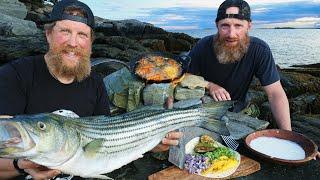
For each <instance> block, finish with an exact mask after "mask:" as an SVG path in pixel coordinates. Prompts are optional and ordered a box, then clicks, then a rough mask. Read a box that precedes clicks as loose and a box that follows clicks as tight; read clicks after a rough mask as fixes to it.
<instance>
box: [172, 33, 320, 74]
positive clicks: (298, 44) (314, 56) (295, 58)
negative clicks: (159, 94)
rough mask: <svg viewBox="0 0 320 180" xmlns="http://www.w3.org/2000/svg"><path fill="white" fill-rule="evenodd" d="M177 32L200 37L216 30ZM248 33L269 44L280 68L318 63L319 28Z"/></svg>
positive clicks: (319, 49) (319, 54) (319, 53)
mask: <svg viewBox="0 0 320 180" xmlns="http://www.w3.org/2000/svg"><path fill="white" fill-rule="evenodd" d="M178 32H183V33H186V34H188V35H190V36H192V37H197V38H202V37H205V36H207V35H210V34H215V33H216V32H217V30H216V29H204V30H182V31H181V30H179V31H178ZM250 35H251V36H255V37H258V38H260V39H262V40H264V41H265V42H267V43H268V44H269V46H270V48H271V50H272V53H273V57H274V59H275V62H276V64H278V65H279V66H280V67H281V68H289V67H290V66H292V65H303V64H314V63H320V29H253V30H251V31H250Z"/></svg>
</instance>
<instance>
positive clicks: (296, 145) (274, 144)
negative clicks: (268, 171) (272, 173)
mask: <svg viewBox="0 0 320 180" xmlns="http://www.w3.org/2000/svg"><path fill="white" fill-rule="evenodd" d="M245 145H246V147H247V148H248V149H249V150H250V151H251V152H253V153H254V154H255V155H257V156H258V157H261V158H263V159H266V160H268V161H271V162H275V163H279V164H285V165H301V164H304V163H306V162H308V161H310V160H312V159H314V158H315V156H316V155H317V151H318V147H317V145H316V144H315V143H314V142H313V141H312V140H311V139H309V138H307V137H306V136H304V135H302V134H300V133H297V132H293V131H287V130H280V129H266V130H261V131H256V132H254V133H252V134H249V135H248V136H247V137H246V139H245ZM286 148H287V149H286ZM303 153H304V154H303Z"/></svg>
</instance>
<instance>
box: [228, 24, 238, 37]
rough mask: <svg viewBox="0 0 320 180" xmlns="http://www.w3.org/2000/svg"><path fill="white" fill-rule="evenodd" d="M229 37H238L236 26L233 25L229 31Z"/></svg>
mask: <svg viewBox="0 0 320 180" xmlns="http://www.w3.org/2000/svg"><path fill="white" fill-rule="evenodd" d="M228 37H229V38H236V37H237V32H236V29H235V27H233V26H231V27H230V29H229V32H228Z"/></svg>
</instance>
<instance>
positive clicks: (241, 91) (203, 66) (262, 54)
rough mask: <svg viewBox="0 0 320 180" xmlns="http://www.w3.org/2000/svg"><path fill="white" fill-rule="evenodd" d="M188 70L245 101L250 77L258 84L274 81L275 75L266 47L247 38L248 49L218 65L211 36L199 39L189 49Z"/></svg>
mask: <svg viewBox="0 0 320 180" xmlns="http://www.w3.org/2000/svg"><path fill="white" fill-rule="evenodd" d="M189 56H190V57H191V63H190V68H189V71H190V73H192V74H195V75H200V76H202V77H204V78H205V79H206V80H207V81H211V82H213V83H215V84H218V85H219V86H221V87H223V88H225V89H226V90H227V91H228V92H229V94H230V96H231V99H232V100H240V101H245V96H246V94H247V91H248V89H249V86H250V83H251V81H252V79H253V76H256V77H257V78H258V79H259V80H260V82H261V84H262V86H267V85H270V84H272V83H274V82H276V81H278V80H279V79H280V78H279V74H278V71H277V68H276V65H275V63H274V59H273V56H272V53H271V50H270V48H269V46H268V45H267V44H266V43H265V42H264V41H262V40H260V39H258V38H256V37H250V45H249V49H248V52H247V53H246V54H245V55H244V57H243V58H242V59H241V61H239V62H235V63H232V64H220V63H219V61H218V60H217V58H216V55H215V53H214V50H213V35H211V36H207V37H204V38H203V39H201V40H200V41H199V42H198V43H197V44H196V45H195V46H194V47H193V48H192V50H191V51H190V53H189Z"/></svg>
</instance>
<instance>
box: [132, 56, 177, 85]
mask: <svg viewBox="0 0 320 180" xmlns="http://www.w3.org/2000/svg"><path fill="white" fill-rule="evenodd" d="M135 73H136V74H137V75H138V76H139V77H141V78H142V79H145V80H147V81H157V82H160V81H166V80H173V79H176V78H178V77H180V76H181V74H182V67H181V64H180V63H178V62H177V61H176V60H174V59H171V58H166V57H162V56H146V57H143V58H141V59H140V60H138V61H137V63H136V67H135Z"/></svg>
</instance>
